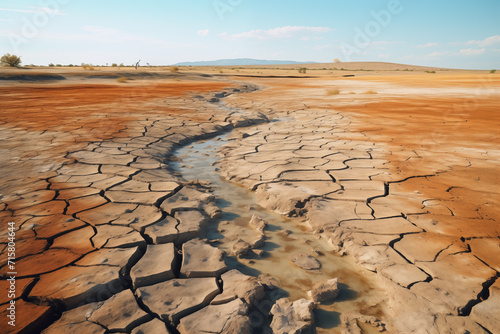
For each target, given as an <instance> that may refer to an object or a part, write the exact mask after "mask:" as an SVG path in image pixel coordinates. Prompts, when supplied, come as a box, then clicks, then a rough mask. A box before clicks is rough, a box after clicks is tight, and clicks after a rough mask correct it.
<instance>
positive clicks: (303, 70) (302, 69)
mask: <svg viewBox="0 0 500 334" xmlns="http://www.w3.org/2000/svg"><path fill="white" fill-rule="evenodd" d="M299 73H304V74H305V73H307V68H305V67H301V68H299Z"/></svg>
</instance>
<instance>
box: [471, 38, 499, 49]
mask: <svg viewBox="0 0 500 334" xmlns="http://www.w3.org/2000/svg"><path fill="white" fill-rule="evenodd" d="M466 44H467V45H478V46H482V47H484V46H490V45H494V44H500V35H495V36H491V37H488V38H485V39H483V40H482V41H474V40H472V41H468V42H467V43H466Z"/></svg>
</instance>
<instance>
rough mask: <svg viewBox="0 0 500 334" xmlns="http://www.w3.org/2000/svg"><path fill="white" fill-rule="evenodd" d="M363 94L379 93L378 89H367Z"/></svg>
mask: <svg viewBox="0 0 500 334" xmlns="http://www.w3.org/2000/svg"><path fill="white" fill-rule="evenodd" d="M363 94H377V92H376V91H374V90H367V91H366V92H364V93H363Z"/></svg>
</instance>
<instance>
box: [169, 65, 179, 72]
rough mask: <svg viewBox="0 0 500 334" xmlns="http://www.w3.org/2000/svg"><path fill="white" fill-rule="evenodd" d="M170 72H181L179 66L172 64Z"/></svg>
mask: <svg viewBox="0 0 500 334" xmlns="http://www.w3.org/2000/svg"><path fill="white" fill-rule="evenodd" d="M170 72H172V73H177V72H179V68H178V67H177V66H171V67H170Z"/></svg>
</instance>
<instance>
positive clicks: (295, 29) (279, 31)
mask: <svg viewBox="0 0 500 334" xmlns="http://www.w3.org/2000/svg"><path fill="white" fill-rule="evenodd" d="M331 31H334V30H333V29H332V28H328V27H304V26H284V27H278V28H273V29H269V30H261V29H254V30H250V31H246V32H242V33H239V34H232V35H229V34H227V33H224V34H222V35H221V36H222V37H224V38H226V39H229V40H234V41H236V40H248V39H254V40H272V39H284V38H300V39H304V40H305V39H315V38H317V37H318V36H317V35H318V34H324V33H327V32H331Z"/></svg>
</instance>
